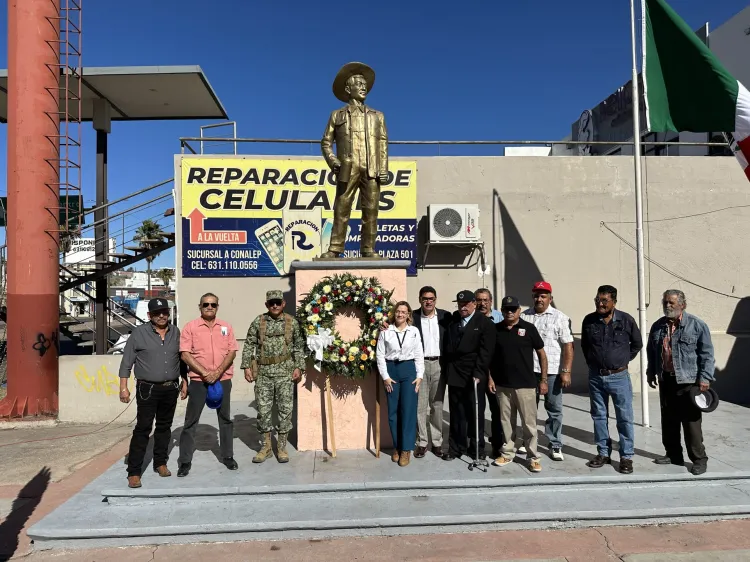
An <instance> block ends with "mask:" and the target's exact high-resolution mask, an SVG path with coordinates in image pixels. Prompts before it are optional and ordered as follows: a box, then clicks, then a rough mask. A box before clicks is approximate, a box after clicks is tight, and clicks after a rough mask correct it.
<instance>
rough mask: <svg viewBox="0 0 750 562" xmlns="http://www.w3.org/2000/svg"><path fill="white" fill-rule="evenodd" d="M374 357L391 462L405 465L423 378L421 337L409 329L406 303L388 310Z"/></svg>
mask: <svg viewBox="0 0 750 562" xmlns="http://www.w3.org/2000/svg"><path fill="white" fill-rule="evenodd" d="M375 357H376V360H377V363H378V371H379V372H380V376H381V377H382V379H383V385H384V386H385V390H386V393H387V394H386V396H387V398H388V425H389V426H390V428H391V437H392V438H393V447H394V451H393V455H392V456H391V460H392V461H393V462H398V465H399V466H406V465H407V464H409V460H410V457H411V452H412V451H413V450H414V445H415V444H416V440H417V399H418V397H419V385H420V384H422V377H423V376H424V351H423V349H422V338H421V337H420V335H419V330H417V328H415V327H414V326H412V315H411V307H410V306H409V303H408V302H406V301H401V302H398V303H396V306H394V307H393V309H391V312H390V314H389V315H388V328H387V329H385V330H383V331H382V332H380V336H379V337H378V346H377V348H376V350H375Z"/></svg>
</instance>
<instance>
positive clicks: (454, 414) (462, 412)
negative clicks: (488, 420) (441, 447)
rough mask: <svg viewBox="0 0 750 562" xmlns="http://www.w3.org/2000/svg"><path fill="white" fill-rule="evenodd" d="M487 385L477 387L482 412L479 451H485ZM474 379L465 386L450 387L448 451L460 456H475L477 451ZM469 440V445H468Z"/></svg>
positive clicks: (479, 409)
mask: <svg viewBox="0 0 750 562" xmlns="http://www.w3.org/2000/svg"><path fill="white" fill-rule="evenodd" d="M485 387H486V384H483V383H479V385H478V388H477V398H478V403H479V407H478V411H479V412H480V413H481V415H480V418H482V419H480V420H479V453H480V454H482V453H484V419H483V418H484V409H485V406H486V404H485V402H486V400H485ZM474 401H475V400H474V380H473V379H472V380H471V382H470V383H469V384H467V385H466V386H465V387H460V386H449V387H448V408H449V409H450V419H451V423H450V439H449V440H448V451H449V452H450V453H451V454H452V455H454V456H456V457H459V456H461V455H464V454H467V453H468V454H469V455H470V456H472V457H473V456H474V455H475V453H476V446H477V438H476V436H475V433H476V431H475V427H476V423H477V422H476V418H475V416H476V413H475V409H474V408H475V404H474ZM467 441H468V447H467Z"/></svg>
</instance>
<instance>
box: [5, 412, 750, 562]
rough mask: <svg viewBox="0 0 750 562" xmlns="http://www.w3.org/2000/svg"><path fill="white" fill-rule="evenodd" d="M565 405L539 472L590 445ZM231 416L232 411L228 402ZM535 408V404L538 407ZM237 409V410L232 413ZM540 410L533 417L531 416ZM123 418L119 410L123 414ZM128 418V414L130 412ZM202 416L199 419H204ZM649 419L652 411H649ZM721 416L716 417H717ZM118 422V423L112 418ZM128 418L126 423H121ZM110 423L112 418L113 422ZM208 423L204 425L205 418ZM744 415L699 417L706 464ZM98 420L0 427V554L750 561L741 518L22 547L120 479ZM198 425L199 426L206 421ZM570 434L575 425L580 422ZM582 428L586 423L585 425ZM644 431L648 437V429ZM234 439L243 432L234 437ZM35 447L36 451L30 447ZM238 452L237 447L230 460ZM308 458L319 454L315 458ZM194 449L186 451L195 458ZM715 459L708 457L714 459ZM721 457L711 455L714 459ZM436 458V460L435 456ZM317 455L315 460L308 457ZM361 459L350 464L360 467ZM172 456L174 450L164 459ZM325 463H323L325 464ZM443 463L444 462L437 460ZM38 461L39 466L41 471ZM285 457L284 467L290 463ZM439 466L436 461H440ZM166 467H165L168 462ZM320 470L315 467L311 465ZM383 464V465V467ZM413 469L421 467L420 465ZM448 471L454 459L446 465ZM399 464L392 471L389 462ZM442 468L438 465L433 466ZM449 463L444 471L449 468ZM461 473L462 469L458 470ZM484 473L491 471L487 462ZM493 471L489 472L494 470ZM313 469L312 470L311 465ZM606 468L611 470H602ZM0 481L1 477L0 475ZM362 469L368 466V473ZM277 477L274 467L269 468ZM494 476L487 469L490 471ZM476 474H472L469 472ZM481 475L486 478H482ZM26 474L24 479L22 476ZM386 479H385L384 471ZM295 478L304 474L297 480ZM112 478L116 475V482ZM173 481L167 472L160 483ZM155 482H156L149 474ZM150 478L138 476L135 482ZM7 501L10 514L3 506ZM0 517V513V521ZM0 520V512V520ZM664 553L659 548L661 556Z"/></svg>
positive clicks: (248, 443) (722, 454)
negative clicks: (553, 452)
mask: <svg viewBox="0 0 750 562" xmlns="http://www.w3.org/2000/svg"><path fill="white" fill-rule="evenodd" d="M569 405H570V406H571V408H569V411H566V425H569V426H570V429H571V432H572V433H573V435H572V436H571V439H570V440H569V449H568V451H566V452H567V453H568V459H569V461H568V462H566V463H563V464H565V465H567V464H569V463H570V466H569V468H568V469H567V470H566V471H563V469H562V467H561V466H559V465H557V464H556V465H552V463H551V462H550V461H545V468H546V469H547V470H546V471H545V472H546V474H545V476H552V475H553V474H551V472H557V471H558V470H559V471H560V472H557V474H556V475H559V476H562V475H563V473H564V472H567V471H568V470H569V471H571V472H572V473H574V474H576V473H577V474H581V472H582V471H583V470H584V468H583V466H582V465H583V463H584V462H585V458H587V457H588V455H589V451H591V450H593V449H592V447H591V444H590V436H589V435H586V434H585V433H578V434H576V433H575V429H576V427H575V426H578V425H579V424H577V423H575V422H574V419H575V417H576V416H578V415H581V416H582V419H583V418H584V417H585V411H584V412H578V413H577V414H576V413H575V412H577V410H576V409H575V408H578V410H581V409H583V408H580V407H579V405H577V404H575V402H570V404H569ZM237 412H238V413H239V412H240V410H239V409H238V410H237ZM540 414H541V415H543V408H540ZM240 415H242V414H240ZM541 415H540V417H541ZM127 417H130V416H125V417H124V418H127ZM131 419H132V418H131ZM208 419H209V418H208V416H206V420H205V421H208ZM654 419H655V421H657V422H658V416H657V417H656V418H654ZM722 419H723V420H724V421H722V422H721V423H719V420H722ZM120 421H121V420H120ZM127 421H130V420H127ZM241 421H242V423H239V424H238V426H242V425H243V424H244V425H245V426H246V429H247V430H248V431H250V426H251V425H252V424H251V422H250V421H249V420H248V419H247V418H245V419H244V420H241ZM113 425H114V424H113ZM207 425H208V424H207ZM747 425H748V424H747V423H746V418H745V416H740V415H728V416H725V417H723V418H722V417H719V416H712V417H710V418H708V421H707V424H706V426H707V427H706V441H707V445H708V447H709V453H710V454H711V455H712V457H713V458H714V462H713V463H712V469H715V470H717V471H723V470H736V469H740V468H744V467H745V466H747V464H746V463H745V462H744V459H743V456H744V455H745V454H746V453H745V452H744V449H746V446H745V444H746V442H747V434H748V433H750V430H749V429H748V427H747ZM101 428H102V426H69V425H57V426H55V427H38V428H34V429H15V430H6V431H0V561H2V560H6V559H7V558H8V557H9V556H10V555H11V554H13V555H14V556H15V557H21V556H27V558H26V559H28V560H31V561H33V562H36V561H46V560H49V561H53V560H54V561H61V562H68V561H71V562H72V561H82V562H86V561H91V562H93V561H97V562H103V561H110V560H112V561H114V560H128V561H129V560H133V561H136V562H137V561H140V560H143V561H144V562H145V561H148V560H155V561H160V560H161V561H168V560H179V561H180V562H191V561H197V560H211V561H212V562H213V561H216V560H253V559H260V558H261V557H262V558H263V559H264V560H271V561H273V560H285V561H287V560H311V561H316V560H330V559H332V558H333V559H339V560H449V559H450V560H473V561H479V560H484V561H490V560H522V559H523V560H555V561H560V560H567V561H570V562H577V561H584V560H627V561H630V562H646V561H652V560H664V561H666V562H671V561H674V562H678V561H680V562H682V561H685V562H687V561H691V562H692V561H698V560H700V561H707V562H711V561H713V560H716V561H722V562H723V561H725V560H747V559H750V521H745V520H731V521H720V522H713V523H698V524H681V525H662V526H645V527H601V528H586V529H568V530H527V531H493V532H483V533H462V534H443V535H434V534H433V535H409V536H396V537H364V538H358V537H349V538H339V539H312V540H285V541H252V542H237V543H211V544H194V545H162V546H159V547H153V546H149V547H128V548H108V549H99V550H76V551H70V552H65V551H47V552H32V551H31V547H30V544H29V541H28V538H27V537H26V535H25V529H27V528H28V527H29V526H31V525H32V524H34V523H35V522H37V521H39V520H40V519H41V518H42V517H43V516H45V515H47V514H48V513H50V512H51V511H53V510H54V509H55V508H56V507H58V506H59V505H61V504H62V503H63V502H65V501H66V500H67V499H69V498H71V497H72V496H74V495H75V494H77V493H78V492H80V491H81V490H82V489H83V488H84V487H86V486H87V485H89V484H90V483H91V482H92V480H94V479H96V478H97V477H99V476H101V475H103V474H104V473H105V472H107V471H108V469H110V470H115V471H116V472H117V473H118V474H119V479H121V480H122V481H123V483H124V477H123V474H122V461H123V458H124V456H125V453H126V451H127V441H126V440H124V438H125V437H127V435H128V434H129V432H130V428H129V427H123V425H119V426H117V427H112V426H109V427H106V428H104V429H103V430H102V431H99V432H98V433H92V432H94V431H96V430H97V429H101ZM206 429H208V428H206ZM580 431H584V430H583V429H581V430H580ZM589 432H590V430H589ZM638 432H639V436H638V445H637V446H638V447H639V453H638V454H639V457H640V458H639V460H638V461H637V468H638V470H639V472H641V473H643V472H649V473H652V471H655V470H657V467H656V466H655V465H652V464H650V463H649V460H650V459H649V458H648V457H649V456H653V455H655V454H657V453H659V452H660V444H659V441H660V439H659V435H658V433H657V432H654V430H643V429H641V428H639V429H638ZM209 433H210V432H204V437H203V440H202V442H201V444H200V445H199V449H202V450H199V454H200V455H201V458H202V460H201V462H200V463H198V466H196V468H195V469H194V470H196V475H191V476H197V475H199V474H200V473H201V472H202V470H201V466H202V465H203V464H205V465H206V468H208V467H209V466H211V467H214V468H215V467H216V466H217V465H216V459H215V457H214V453H213V449H214V448H215V434H213V433H211V434H209ZM78 434H86V435H80V436H78V437H74V438H71V439H59V438H60V437H63V436H65V435H78ZM648 434H650V435H648ZM243 437H244V439H243ZM254 437H255V436H254V435H251V434H248V435H245V436H238V443H237V448H238V449H239V450H241V448H245V449H247V451H243V452H242V453H241V455H242V456H243V457H249V455H250V454H251V449H252V448H255V444H254V443H253V438H254ZM29 439H33V440H38V439H54V440H50V441H41V442H38V444H37V445H44V446H43V447H39V446H33V444H31V443H26V444H22V443H20V442H21V441H25V440H29ZM39 450H42V451H43V454H42V455H40V454H39V453H38V451H39ZM239 456H240V453H238V457H239ZM317 456H320V454H319V455H317ZM197 457H198V455H197V456H196V458H197ZM717 457H718V458H717ZM719 459H721V460H719ZM247 460H248V458H245V459H244V462H242V463H241V464H242V468H241V470H240V472H239V473H238V474H237V477H239V476H240V475H241V474H243V473H244V478H245V479H246V478H247V474H248V472H247V471H249V470H252V468H257V467H252V465H250V464H249V463H248V462H247ZM435 460H437V459H435ZM318 461H319V462H322V459H318ZM362 462H363V461H362V460H360V461H358V462H357V464H358V466H363V464H362ZM173 463H174V457H173V461H172V464H173ZM326 464H327V463H326ZM445 464H446V465H453V464H455V462H454V463H445ZM42 466H46V467H48V469H41V470H40V467H42ZM293 466H294V465H293V463H290V465H287V466H286V467H284V468H292V467H293ZM441 466H442V465H441ZM262 467H263V469H268V471H267V472H268V474H266V470H263V471H256V472H255V473H254V475H253V476H254V478H258V477H260V480H261V482H264V481H270V480H272V479H273V472H275V471H273V470H271V469H272V468H274V467H276V468H279V465H277V464H276V463H271V464H269V463H266V464H265V465H262ZM172 468H173V469H174V468H175V467H174V466H173V467H172ZM318 468H319V469H320V465H318ZM389 468H390V467H389ZM422 468H423V467H422ZM456 468H458V465H456ZM512 469H513V470H514V471H515V472H516V474H513V476H515V477H529V478H533V477H534V476H531V475H529V474H528V473H527V472H525V471H524V469H523V468H522V467H521V466H518V467H512ZM394 470H399V469H394ZM440 470H442V469H440ZM451 470H452V469H451ZM463 470H464V474H466V475H467V477H471V476H468V475H470V474H471V473H469V472H468V471H466V469H465V465H464V468H463ZM491 470H492V469H491ZM495 470H496V471H499V469H495ZM666 470H683V471H684V470H685V469H679V468H678V467H666ZM313 472H314V471H313ZM611 472H612V474H615V473H614V471H611ZM4 474H6V475H7V477H8V479H7V480H5V479H4V478H3V475H4ZM327 474H330V472H329V471H328V470H324V471H320V470H319V471H318V475H319V478H316V477H315V476H313V480H317V481H318V482H320V481H321V479H320V478H322V481H323V482H325V481H326V480H327V478H326V475H327ZM371 474H372V473H371ZM277 475H278V473H277ZM419 475H420V466H419V464H417V461H415V462H414V463H413V465H412V466H411V467H409V468H407V469H400V470H399V478H400V479H405V478H415V479H416V478H419ZM492 476H493V477H495V476H496V475H492ZM477 477H478V475H477ZM485 477H486V476H485ZM24 478H26V480H24ZM384 478H388V476H384ZM304 480H307V479H306V478H305V479H304ZM118 481H119V480H118ZM167 481H169V482H170V484H172V483H174V484H176V483H177V479H175V478H172V479H167V480H161V481H160V484H164V483H166V482H167ZM156 482H159V480H157V481H156ZM183 482H184V483H183V484H181V485H185V486H191V485H198V484H199V482H198V479H197V478H192V477H191V478H188V479H185V480H184V481H183ZM153 483H154V480H153V479H150V478H149V479H146V480H145V485H146V486H149V485H152V484H153ZM11 507H12V508H13V513H12V514H10V515H9V516H8V515H7V514H8V512H9V511H10V510H11ZM4 517H5V518H4ZM3 518H4V519H3ZM668 553H669V554H668Z"/></svg>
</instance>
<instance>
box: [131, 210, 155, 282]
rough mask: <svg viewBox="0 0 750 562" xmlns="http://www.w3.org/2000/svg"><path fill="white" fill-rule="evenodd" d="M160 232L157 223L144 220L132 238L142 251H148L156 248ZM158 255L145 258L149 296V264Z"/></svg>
mask: <svg viewBox="0 0 750 562" xmlns="http://www.w3.org/2000/svg"><path fill="white" fill-rule="evenodd" d="M160 232H161V227H160V226H159V223H157V222H156V221H154V220H152V219H146V220H144V221H143V223H142V224H141V226H139V227H138V230H136V231H135V236H133V240H134V241H135V242H138V245H139V246H140V247H141V248H143V249H144V250H149V249H151V248H153V247H154V246H156V245H157V244H158V243H159V242H161V237H160V236H159V233H160ZM159 253H161V252H159ZM158 255H159V254H154V255H152V256H149V257H147V258H146V269H147V271H148V293H149V295H150V294H151V262H153V261H154V259H155V258H156V256H158Z"/></svg>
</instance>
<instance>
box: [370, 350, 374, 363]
mask: <svg viewBox="0 0 750 562" xmlns="http://www.w3.org/2000/svg"><path fill="white" fill-rule="evenodd" d="M373 359H375V352H374V351H371V352H370V361H372V360H373Z"/></svg>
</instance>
